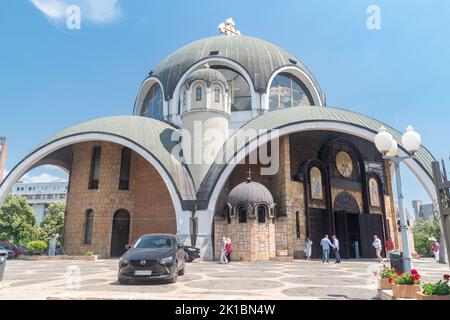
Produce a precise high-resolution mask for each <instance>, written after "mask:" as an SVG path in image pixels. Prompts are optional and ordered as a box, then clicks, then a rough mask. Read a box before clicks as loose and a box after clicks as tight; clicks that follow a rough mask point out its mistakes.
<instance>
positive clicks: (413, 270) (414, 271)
mask: <svg viewBox="0 0 450 320" xmlns="http://www.w3.org/2000/svg"><path fill="white" fill-rule="evenodd" d="M411 274H419V273H418V272H417V270H416V269H412V270H411Z"/></svg>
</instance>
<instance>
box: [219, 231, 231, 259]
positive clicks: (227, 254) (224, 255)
mask: <svg viewBox="0 0 450 320" xmlns="http://www.w3.org/2000/svg"><path fill="white" fill-rule="evenodd" d="M222 242H223V248H222V249H221V252H220V261H219V263H221V264H224V263H230V262H231V252H232V251H233V246H232V245H231V239H230V238H225V237H223V238H222Z"/></svg>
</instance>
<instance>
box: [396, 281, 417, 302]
mask: <svg viewBox="0 0 450 320" xmlns="http://www.w3.org/2000/svg"><path fill="white" fill-rule="evenodd" d="M417 292H420V285H418V284H414V285H410V284H393V285H392V293H393V296H394V298H403V299H415V298H416V293H417Z"/></svg>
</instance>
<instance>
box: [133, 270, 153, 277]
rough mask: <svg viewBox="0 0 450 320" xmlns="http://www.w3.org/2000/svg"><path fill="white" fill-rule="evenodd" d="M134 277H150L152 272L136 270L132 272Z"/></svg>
mask: <svg viewBox="0 0 450 320" xmlns="http://www.w3.org/2000/svg"><path fill="white" fill-rule="evenodd" d="M134 275H135V276H151V275H152V270H136V271H134Z"/></svg>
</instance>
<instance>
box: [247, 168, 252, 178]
mask: <svg viewBox="0 0 450 320" xmlns="http://www.w3.org/2000/svg"><path fill="white" fill-rule="evenodd" d="M247 173H248V178H247V180H251V179H252V173H253V172H252V170H251V169H250V167H249V168H248V171H247Z"/></svg>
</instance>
